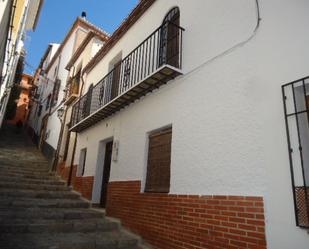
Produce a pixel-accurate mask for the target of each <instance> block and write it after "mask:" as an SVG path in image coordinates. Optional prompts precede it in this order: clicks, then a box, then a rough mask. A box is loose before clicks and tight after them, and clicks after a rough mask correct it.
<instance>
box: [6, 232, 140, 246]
mask: <svg viewBox="0 0 309 249" xmlns="http://www.w3.org/2000/svg"><path fill="white" fill-rule="evenodd" d="M138 247H139V240H138V239H137V238H136V237H133V236H131V235H129V234H127V233H125V232H123V231H113V232H101V233H86V234H85V233H63V234H61V233H58V234H51V233H42V234H40V236H33V234H20V233H12V234H1V235H0V248H4V249H137V248H138Z"/></svg>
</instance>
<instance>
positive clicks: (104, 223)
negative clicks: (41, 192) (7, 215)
mask: <svg viewBox="0 0 309 249" xmlns="http://www.w3.org/2000/svg"><path fill="white" fill-rule="evenodd" d="M119 227H120V224H119V223H117V222H113V221H110V220H108V219H105V218H104V219H87V220H76V219H75V220H74V219H73V220H68V219H66V220H51V219H49V220H38V219H37V220H31V221H30V222H29V221H27V220H24V219H21V220H19V219H13V220H11V221H7V222H1V224H0V233H47V232H48V233H69V232H72V233H73V232H77V233H78V232H81V233H91V232H106V231H115V230H118V229H119Z"/></svg>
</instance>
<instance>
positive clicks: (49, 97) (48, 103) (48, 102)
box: [45, 94, 51, 111]
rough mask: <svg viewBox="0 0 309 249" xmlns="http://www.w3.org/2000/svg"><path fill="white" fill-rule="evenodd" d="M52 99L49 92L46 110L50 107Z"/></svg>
mask: <svg viewBox="0 0 309 249" xmlns="http://www.w3.org/2000/svg"><path fill="white" fill-rule="evenodd" d="M50 99H51V94H49V95H48V97H47V101H46V106H45V111H46V110H48V108H49V105H50Z"/></svg>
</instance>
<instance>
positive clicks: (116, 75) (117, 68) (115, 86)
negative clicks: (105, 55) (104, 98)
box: [111, 61, 121, 100]
mask: <svg viewBox="0 0 309 249" xmlns="http://www.w3.org/2000/svg"><path fill="white" fill-rule="evenodd" d="M113 70H114V71H113V75H112V89H111V100H112V99H114V98H116V97H117V96H118V92H119V83H120V72H121V61H119V62H117V63H116V64H115V65H114V69H113Z"/></svg>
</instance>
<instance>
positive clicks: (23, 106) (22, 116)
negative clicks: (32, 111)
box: [6, 74, 33, 124]
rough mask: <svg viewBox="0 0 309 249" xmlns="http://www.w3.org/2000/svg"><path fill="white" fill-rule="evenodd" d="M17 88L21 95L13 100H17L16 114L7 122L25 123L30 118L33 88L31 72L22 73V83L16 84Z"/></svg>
mask: <svg viewBox="0 0 309 249" xmlns="http://www.w3.org/2000/svg"><path fill="white" fill-rule="evenodd" d="M16 90H17V91H18V93H19V96H18V98H17V99H14V100H13V101H14V102H16V108H15V111H14V113H15V115H14V117H12V118H11V119H9V120H6V122H7V123H9V124H17V122H22V124H25V123H26V121H27V119H28V113H29V100H30V98H31V92H32V90H33V77H32V76H31V75H29V74H22V76H21V81H20V84H18V85H16Z"/></svg>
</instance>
